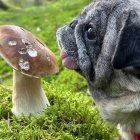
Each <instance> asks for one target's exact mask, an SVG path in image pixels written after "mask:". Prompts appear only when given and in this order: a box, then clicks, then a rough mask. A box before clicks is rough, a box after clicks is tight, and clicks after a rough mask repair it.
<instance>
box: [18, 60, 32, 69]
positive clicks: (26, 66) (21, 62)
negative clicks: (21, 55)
mask: <svg viewBox="0 0 140 140" xmlns="http://www.w3.org/2000/svg"><path fill="white" fill-rule="evenodd" d="M19 66H20V68H21V69H22V70H26V71H28V70H29V69H30V65H29V62H28V61H26V60H24V59H20V60H19Z"/></svg>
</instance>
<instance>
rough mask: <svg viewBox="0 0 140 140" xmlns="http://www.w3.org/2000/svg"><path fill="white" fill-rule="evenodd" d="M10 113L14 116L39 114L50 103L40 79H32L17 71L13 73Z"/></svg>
mask: <svg viewBox="0 0 140 140" xmlns="http://www.w3.org/2000/svg"><path fill="white" fill-rule="evenodd" d="M12 104H13V108H12V112H13V113H14V114H15V115H16V116H20V115H21V114H22V113H23V114H24V115H26V116H29V115H30V114H37V113H41V112H42V111H43V110H44V108H46V107H47V106H50V103H49V101H48V99H47V96H46V95H45V92H44V90H43V88H42V86H41V79H40V78H33V77H29V76H26V75H23V74H22V73H20V72H18V71H14V72H13V95H12Z"/></svg>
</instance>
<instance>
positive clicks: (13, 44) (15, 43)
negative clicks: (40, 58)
mask: <svg viewBox="0 0 140 140" xmlns="http://www.w3.org/2000/svg"><path fill="white" fill-rule="evenodd" d="M8 44H9V45H10V46H15V45H17V42H16V41H14V40H11V41H9V42H8Z"/></svg>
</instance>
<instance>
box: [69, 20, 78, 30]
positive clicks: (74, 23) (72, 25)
mask: <svg viewBox="0 0 140 140" xmlns="http://www.w3.org/2000/svg"><path fill="white" fill-rule="evenodd" d="M77 24H78V20H77V19H75V20H73V21H72V22H71V23H70V24H69V26H70V27H71V28H72V29H74V28H75V26H76V25H77Z"/></svg>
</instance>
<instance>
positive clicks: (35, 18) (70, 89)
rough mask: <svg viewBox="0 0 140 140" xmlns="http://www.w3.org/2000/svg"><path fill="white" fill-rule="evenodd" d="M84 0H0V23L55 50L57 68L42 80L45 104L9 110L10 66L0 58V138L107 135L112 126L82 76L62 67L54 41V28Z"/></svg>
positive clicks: (106, 138) (93, 138) (96, 139)
mask: <svg viewBox="0 0 140 140" xmlns="http://www.w3.org/2000/svg"><path fill="white" fill-rule="evenodd" d="M88 3H90V0H23V1H22V0H0V24H14V25H18V26H21V27H23V28H25V29H27V30H29V31H31V32H32V33H34V34H35V35H36V36H38V37H39V38H40V39H41V40H43V41H44V42H45V43H46V44H47V45H48V47H49V48H50V49H51V50H52V51H53V52H54V53H55V55H56V57H57V60H58V62H59V66H60V72H59V73H58V74H55V75H53V76H49V77H48V78H44V79H42V83H43V86H44V89H45V92H46V94H47V96H48V98H49V101H50V103H51V107H49V108H47V109H46V110H45V111H44V112H43V113H42V114H41V115H38V116H31V117H25V116H22V117H21V118H16V117H15V116H14V115H13V114H12V113H11V108H12V104H11V103H12V102H11V96H12V68H10V66H8V65H7V64H6V63H5V62H4V61H3V59H0V83H1V84H0V140H113V139H114V138H116V137H117V135H118V134H117V131H116V130H115V128H114V126H112V125H110V124H108V123H106V122H104V121H103V120H102V119H101V118H100V115H99V112H98V110H97V108H96V106H95V104H94V101H93V100H92V98H91V96H90V95H89V94H88V89H87V84H86V81H85V80H84V79H83V78H82V77H81V76H80V75H78V74H77V73H76V72H74V71H70V70H68V69H66V68H64V67H63V66H62V62H61V59H60V56H59V53H60V52H59V50H58V47H57V44H56V36H55V32H56V30H57V28H58V27H60V26H63V25H65V24H68V23H69V22H70V21H71V20H72V19H73V18H74V17H75V16H76V15H78V14H79V13H80V11H81V9H82V8H83V7H84V6H85V5H87V4H88Z"/></svg>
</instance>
